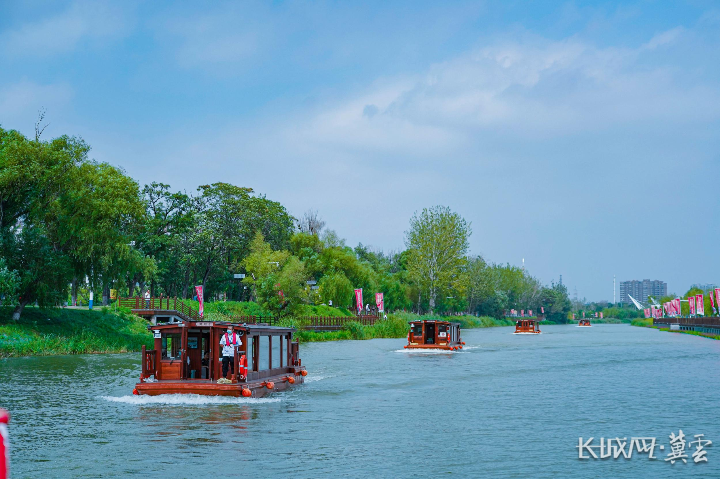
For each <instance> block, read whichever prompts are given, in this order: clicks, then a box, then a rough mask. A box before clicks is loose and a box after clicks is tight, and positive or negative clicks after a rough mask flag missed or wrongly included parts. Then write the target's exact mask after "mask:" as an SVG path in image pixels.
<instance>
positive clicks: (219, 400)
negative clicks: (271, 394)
mask: <svg viewBox="0 0 720 479" xmlns="http://www.w3.org/2000/svg"><path fill="white" fill-rule="evenodd" d="M100 398H101V399H104V400H105V401H110V402H117V403H124V404H134V405H138V406H143V405H154V404H168V405H186V406H204V405H207V404H264V403H274V402H280V401H281V398H244V397H238V398H236V397H224V396H201V395H199V394H161V395H159V396H145V395H143V396H135V395H129V396H120V397H115V396H100Z"/></svg>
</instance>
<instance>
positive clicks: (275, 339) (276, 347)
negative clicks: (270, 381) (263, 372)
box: [270, 336, 282, 368]
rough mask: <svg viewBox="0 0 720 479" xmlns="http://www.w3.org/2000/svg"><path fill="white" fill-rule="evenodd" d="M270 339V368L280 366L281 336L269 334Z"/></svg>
mask: <svg viewBox="0 0 720 479" xmlns="http://www.w3.org/2000/svg"><path fill="white" fill-rule="evenodd" d="M271 340H272V365H271V366H270V367H271V368H279V367H280V354H281V352H280V342H281V341H282V337H281V336H271Z"/></svg>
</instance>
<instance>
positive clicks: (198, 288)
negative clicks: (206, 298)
mask: <svg viewBox="0 0 720 479" xmlns="http://www.w3.org/2000/svg"><path fill="white" fill-rule="evenodd" d="M195 295H196V296H197V299H198V303H200V307H199V308H198V312H199V313H200V317H201V318H202V317H203V312H204V308H203V287H202V285H201V286H195Z"/></svg>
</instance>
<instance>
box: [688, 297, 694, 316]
mask: <svg viewBox="0 0 720 479" xmlns="http://www.w3.org/2000/svg"><path fill="white" fill-rule="evenodd" d="M688 307H689V308H690V314H691V315H694V314H695V296H688Z"/></svg>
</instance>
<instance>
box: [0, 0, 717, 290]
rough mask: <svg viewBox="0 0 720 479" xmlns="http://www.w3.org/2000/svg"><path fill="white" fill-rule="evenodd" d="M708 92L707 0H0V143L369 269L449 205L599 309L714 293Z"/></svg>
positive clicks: (477, 247)
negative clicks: (257, 214)
mask: <svg viewBox="0 0 720 479" xmlns="http://www.w3.org/2000/svg"><path fill="white" fill-rule="evenodd" d="M719 79H720V5H719V4H717V3H716V2H710V1H700V0H698V1H684V2H666V1H663V2H660V1H638V2H589V1H588V2H581V1H576V2H555V3H554V2H513V1H505V2H422V1H411V2H362V3H361V2H234V3H224V2H204V3H203V2H183V3H179V2H159V1H155V2H132V1H123V2H99V1H93V2H82V1H72V2H40V1H32V0H31V1H25V2H10V1H0V125H2V126H3V127H4V128H14V129H18V130H20V131H22V132H24V133H26V134H28V135H30V134H32V131H33V125H34V121H35V119H36V117H37V112H38V110H39V109H41V108H45V109H46V110H47V120H48V121H49V123H50V124H49V127H48V128H47V130H46V132H45V136H46V137H52V136H57V135H60V134H71V135H78V136H81V137H83V138H84V139H85V140H86V141H87V142H88V143H89V144H90V145H92V147H93V150H92V157H93V158H95V159H97V160H99V161H107V162H110V163H112V164H115V165H118V166H121V167H122V168H124V169H125V170H126V171H127V173H128V174H130V175H131V176H133V177H134V178H135V179H136V180H138V182H139V183H140V184H141V185H142V184H145V183H149V182H151V181H162V182H164V183H168V184H170V185H172V186H173V187H174V188H176V189H180V190H186V191H188V192H194V191H195V188H196V187H197V186H198V185H201V184H207V183H212V182H216V181H226V182H230V183H233V184H236V185H240V186H249V187H252V188H254V189H255V190H256V191H257V192H260V193H263V194H266V195H267V196H268V197H269V198H271V199H274V200H277V201H280V202H282V203H283V204H285V205H286V206H287V207H288V209H289V210H290V212H291V213H293V214H295V215H296V216H300V215H301V214H302V213H303V212H304V211H306V210H308V209H310V208H312V209H317V210H318V211H319V213H320V215H321V216H322V217H323V218H324V219H325V220H326V221H327V224H328V226H329V227H330V228H332V229H334V230H336V231H337V232H338V233H339V234H340V236H342V237H344V238H346V239H347V242H348V244H351V245H355V244H357V243H358V242H363V243H364V244H370V245H372V246H374V247H376V248H378V249H383V250H385V251H390V250H398V249H400V248H402V247H403V234H404V231H405V230H406V229H407V225H408V220H409V218H410V216H411V215H412V214H413V212H414V211H417V210H420V209H422V208H423V207H429V206H433V205H436V204H443V205H447V206H450V207H451V208H453V209H454V210H456V211H458V212H459V213H461V214H462V215H463V216H464V217H465V218H466V219H468V220H469V221H471V222H472V227H473V235H472V237H471V249H472V252H473V253H476V254H482V255H483V256H484V257H485V258H486V259H487V260H489V261H494V262H501V263H506V262H509V263H511V264H518V265H519V264H520V263H521V261H522V258H525V264H526V267H527V269H528V270H529V271H530V272H531V273H532V274H534V275H536V276H537V277H539V278H540V279H541V280H542V281H544V282H550V281H551V280H556V281H557V279H558V277H559V275H561V274H562V275H563V282H564V283H565V284H567V285H568V287H569V290H570V292H571V294H572V293H573V291H574V289H575V288H577V292H578V295H579V296H580V297H581V298H582V297H587V298H588V299H591V300H601V299H609V300H612V277H613V274H615V275H617V279H618V281H620V280H625V279H643V278H650V279H662V280H665V281H667V282H668V288H669V290H670V291H674V292H678V293H681V292H684V291H685V290H686V289H687V288H688V287H689V285H690V284H691V283H695V282H716V283H720V274H719V271H720V253H719V251H720V250H719V249H718V245H720V241H719V239H720V235H719V233H720V226H719V225H720V214H719V213H718V208H720V194H719V193H718V180H719V179H720V153H718V152H719V151H720V148H719V147H720V81H719Z"/></svg>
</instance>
